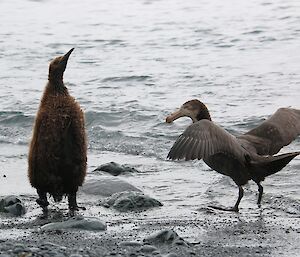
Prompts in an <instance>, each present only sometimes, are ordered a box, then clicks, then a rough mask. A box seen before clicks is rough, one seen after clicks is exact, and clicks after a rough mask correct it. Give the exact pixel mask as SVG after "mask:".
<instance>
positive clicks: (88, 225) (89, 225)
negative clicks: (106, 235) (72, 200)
mask: <svg viewBox="0 0 300 257" xmlns="http://www.w3.org/2000/svg"><path fill="white" fill-rule="evenodd" d="M106 228H107V226H106V224H105V223H104V222H103V221H101V220H99V219H97V218H94V217H86V218H84V217H82V216H76V217H73V218H70V219H68V220H66V221H61V222H53V223H48V224H46V225H44V226H42V227H41V230H63V229H79V230H90V231H103V230H106Z"/></svg>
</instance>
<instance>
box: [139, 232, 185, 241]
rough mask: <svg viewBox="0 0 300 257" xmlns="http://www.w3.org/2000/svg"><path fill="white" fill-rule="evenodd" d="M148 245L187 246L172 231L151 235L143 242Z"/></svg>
mask: <svg viewBox="0 0 300 257" xmlns="http://www.w3.org/2000/svg"><path fill="white" fill-rule="evenodd" d="M143 241H144V242H145V243H148V244H178V245H188V243H187V242H185V241H184V240H183V239H182V238H181V237H180V236H179V235H178V234H177V233H176V232H175V231H174V230H172V229H166V230H162V231H158V232H156V233H153V234H151V235H150V236H148V237H146V238H145V239H144V240H143Z"/></svg>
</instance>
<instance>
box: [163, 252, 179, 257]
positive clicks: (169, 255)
mask: <svg viewBox="0 0 300 257" xmlns="http://www.w3.org/2000/svg"><path fill="white" fill-rule="evenodd" d="M164 257H178V255H177V254H175V253H169V254H167V255H164Z"/></svg>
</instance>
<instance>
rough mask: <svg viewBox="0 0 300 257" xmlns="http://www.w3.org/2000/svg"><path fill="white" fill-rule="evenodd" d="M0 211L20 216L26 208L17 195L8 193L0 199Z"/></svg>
mask: <svg viewBox="0 0 300 257" xmlns="http://www.w3.org/2000/svg"><path fill="white" fill-rule="evenodd" d="M0 212H5V213H10V214H12V215H14V216H22V215H23V214H25V213H26V209H25V206H24V205H23V203H22V202H21V200H20V199H19V198H18V197H17V196H15V195H9V196H5V197H4V198H2V199H1V200H0Z"/></svg>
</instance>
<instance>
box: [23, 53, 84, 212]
mask: <svg viewBox="0 0 300 257" xmlns="http://www.w3.org/2000/svg"><path fill="white" fill-rule="evenodd" d="M73 50H74V48H72V49H71V50H70V51H69V52H68V53H66V54H65V55H63V56H60V57H57V58H55V59H54V60H53V61H52V62H51V63H50V66H49V75H48V83H47V85H46V88H45V91H44V94H43V97H42V99H41V103H40V106H39V110H38V112H37V115H36V119H35V124H34V129H33V136H32V140H31V143H30V149H29V157H28V166H29V169H28V177H29V181H30V183H31V185H32V186H33V187H35V188H36V189H37V193H38V196H39V198H38V199H37V203H38V204H39V205H40V206H41V207H42V208H43V215H44V216H47V213H48V208H47V206H48V205H49V203H48V200H47V193H49V195H50V196H53V198H54V200H55V201H56V202H58V201H61V200H62V198H63V196H65V195H66V196H67V197H68V204H69V214H70V215H71V216H73V215H74V212H75V210H78V206H77V202H76V193H77V190H78V187H79V186H81V185H82V183H83V181H84V177H85V175H86V161H87V155H86V152H87V143H86V134H85V127H84V114H83V111H82V110H81V108H80V106H79V104H78V103H76V101H75V99H74V98H73V97H72V96H70V94H69V92H68V89H67V88H66V86H65V85H64V82H63V74H64V71H65V69H66V66H67V62H68V59H69V56H70V54H71V53H72V51H73Z"/></svg>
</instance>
